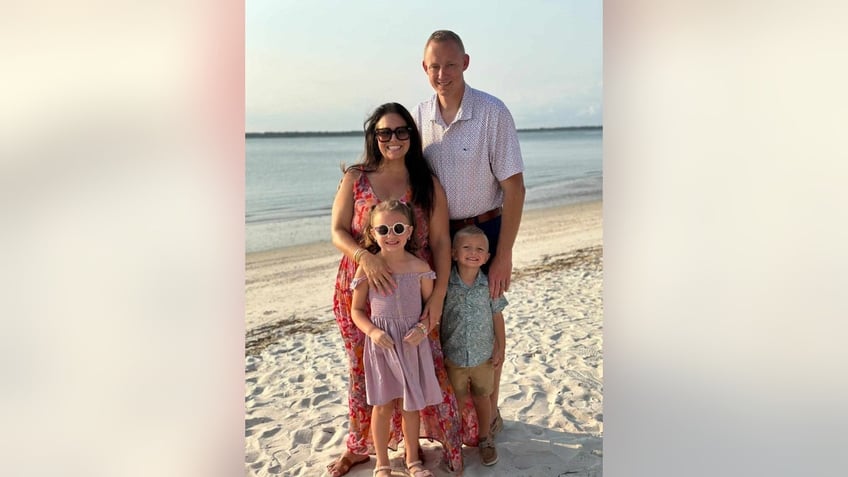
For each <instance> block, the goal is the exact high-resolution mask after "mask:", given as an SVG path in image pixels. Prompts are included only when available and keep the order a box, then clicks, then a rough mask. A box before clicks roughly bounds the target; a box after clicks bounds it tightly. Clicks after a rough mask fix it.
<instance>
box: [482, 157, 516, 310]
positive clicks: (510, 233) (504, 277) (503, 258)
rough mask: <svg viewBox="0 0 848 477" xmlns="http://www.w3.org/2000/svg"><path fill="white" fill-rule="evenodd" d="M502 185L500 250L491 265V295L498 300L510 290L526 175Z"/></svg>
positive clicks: (514, 176)
mask: <svg viewBox="0 0 848 477" xmlns="http://www.w3.org/2000/svg"><path fill="white" fill-rule="evenodd" d="M500 184H501V188H502V189H503V192H504V204H503V213H502V217H501V231H500V235H498V249H497V250H496V253H495V258H493V259H492V263H491V264H490V265H489V293H490V294H491V296H492V298H497V297H499V296H501V295H503V293H504V292H505V291H508V290H509V284H510V280H511V278H512V246H513V245H514V244H515V238H516V237H517V236H518V227H519V226H520V225H521V213H522V211H523V210H524V174H522V173H520V172H519V173H518V174H514V175H512V176H510V177H508V178H507V179H505V180H503V181H501V182H500Z"/></svg>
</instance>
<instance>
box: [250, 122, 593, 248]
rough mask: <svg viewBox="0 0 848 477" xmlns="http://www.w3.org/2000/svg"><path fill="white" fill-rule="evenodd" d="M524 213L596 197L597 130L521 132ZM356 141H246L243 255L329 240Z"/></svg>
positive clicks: (356, 155)
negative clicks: (343, 170) (344, 168)
mask: <svg viewBox="0 0 848 477" xmlns="http://www.w3.org/2000/svg"><path fill="white" fill-rule="evenodd" d="M518 139H519V142H520V144H521V154H522V156H523V158H524V166H525V171H524V184H525V187H526V189H527V195H526V200H525V206H524V208H525V210H529V209H535V208H542V207H550V206H556V205H564V204H571V203H576V202H583V201H590V200H597V199H600V198H601V184H602V175H601V171H602V169H601V158H602V147H601V144H602V131H601V130H599V129H592V130H569V131H533V132H520V133H519V134H518ZM362 149H363V139H362V137H360V136H356V137H354V136H341V137H292V138H247V140H246V166H245V167H246V169H245V182H246V183H245V200H246V204H245V208H246V211H245V225H246V234H245V235H246V242H247V243H246V251H247V252H259V251H264V250H271V249H274V248H279V247H286V246H290V245H300V244H305V243H311V242H322V241H329V240H330V209H331V207H332V205H333V196H334V195H335V193H336V188H337V186H338V184H339V180H341V177H342V173H341V168H340V164H341V163H346V164H348V165H350V164H354V163H356V162H358V161H359V159H360V156H361V154H362Z"/></svg>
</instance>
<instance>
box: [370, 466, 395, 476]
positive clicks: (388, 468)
mask: <svg viewBox="0 0 848 477" xmlns="http://www.w3.org/2000/svg"><path fill="white" fill-rule="evenodd" d="M387 470H388V471H389V475H392V466H390V465H381V466H379V467H375V468H374V477H377V474H378V473H380V472H385V471H387Z"/></svg>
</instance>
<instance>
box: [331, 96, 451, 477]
mask: <svg viewBox="0 0 848 477" xmlns="http://www.w3.org/2000/svg"><path fill="white" fill-rule="evenodd" d="M390 199H397V200H400V201H403V202H406V203H408V204H410V205H412V208H413V211H414V212H415V222H416V223H415V228H414V229H413V232H414V234H415V238H416V240H417V242H418V245H419V248H418V251H417V253H416V255H417V256H418V257H419V258H421V259H422V260H424V261H427V262H428V263H429V264H430V266H431V267H432V268H433V270H435V272H436V281H435V284H434V287H433V293H432V294H431V295H430V298H429V299H428V300H427V302H426V303H425V304H424V310H423V312H422V319H421V321H422V323H424V325H425V326H426V327H427V329H428V332H429V334H430V336H429V338H430V340H429V341H430V346H431V348H432V351H433V359H434V362H435V365H436V375H437V378H438V380H439V384H440V386H441V389H442V396H443V399H442V403H441V404H438V405H435V406H428V407H427V408H425V409H424V410H423V411H421V428H422V431H421V437H428V438H432V439H435V440H438V441H440V442H441V443H442V444H443V447H444V451H445V460H446V461H447V463H448V465H449V466H450V467H451V468H452V469H453V470H457V471H458V470H460V469H461V468H462V453H461V451H462V449H461V447H462V442H461V440H460V439H461V435H460V433H461V426H460V417H459V414H458V412H457V405H456V398H455V397H454V394H453V390H452V388H451V387H450V382H449V380H448V378H447V374H446V373H445V369H444V358H443V355H442V349H441V345H440V344H439V338H438V324H439V323H438V321H439V319H440V318H441V315H442V307H443V305H444V298H445V292H446V290H447V281H448V277H449V275H450V237H449V232H448V213H447V210H448V209H447V198H446V196H445V191H444V189H442V186H441V184H440V183H439V181H438V179H436V176H435V175H434V174H433V172H432V170H431V169H430V167H429V165H428V164H427V162H426V161H425V160H424V155H423V153H422V150H421V136H420V134H419V132H418V129H417V128H416V127H415V123H414V122H413V119H412V116H411V115H410V114H409V112H408V111H407V110H406V108H404V107H403V106H401V105H400V104H398V103H386V104H384V105H382V106H380V107H378V108H377V109H376V110H375V111H374V112H373V113H372V114H371V116H370V117H369V118H368V119H367V120H366V121H365V154H364V157H363V160H362V162H361V163H359V164H356V165H354V166H351V167H349V168H347V170H346V171H345V174H344V177H343V178H342V181H341V184H340V185H339V190H338V192H337V193H336V198H335V200H334V201H333V215H332V225H331V227H332V237H333V244H334V245H335V246H336V247H337V248H338V249H339V250H340V251H341V252H342V254H343V256H342V260H341V263H340V264H339V272H338V275H337V278H336V289H335V297H334V300H333V312H334V314H335V315H336V322H337V323H338V325H339V331H341V334H342V339H343V341H344V343H345V351H346V352H347V355H348V361H349V365H350V379H349V395H348V405H349V408H350V410H349V417H350V426H349V434H348V438H347V440H346V445H347V450H346V451H345V452H344V454H342V456H341V457H340V458H339V459H338V460H337V461H335V462H333V463H332V464H330V465H329V466H328V470H329V473H330V475H332V476H334V477H338V476H340V475H344V474H346V473H347V472H348V470H349V469H350V467H352V466H354V465H357V464H360V463H363V462H368V460H369V454H372V453H374V446H373V442H372V441H371V436H370V432H369V426H370V422H371V407H370V406H368V404H367V403H366V400H365V373H364V368H363V364H362V351H363V346H364V343H365V336H364V335H363V334H362V332H361V331H360V330H359V329H358V328H357V327H356V325H354V324H353V321H352V319H351V316H350V308H351V296H352V293H351V290H350V283H351V281H352V280H353V276H354V274H355V273H356V269H357V266H358V267H362V269H363V271H364V272H365V276H366V277H367V279H368V284H369V286H370V287H373V288H375V289H376V290H377V292H378V293H382V294H388V293H391V291H392V290H393V287H394V286H396V284H395V283H394V281H393V280H392V277H391V269H390V268H389V267H388V266H386V263H385V262H384V261H383V259H382V258H380V257H379V256H378V255H375V254H372V253H370V252H368V251H367V250H365V249H364V248H362V245H361V243H360V238H361V236H362V232H363V230H364V228H365V225H366V223H367V221H368V217H369V213H370V211H371V208H372V207H373V206H374V205H376V204H377V203H379V202H382V201H385V200H390ZM400 417H401V416H400V412H398V411H395V413H394V415H393V417H392V419H391V436H390V443H389V445H390V447H392V448H393V449H396V448H397V443H398V442H399V441H400V440H402V438H401V419H400ZM408 457H414V456H408ZM407 460H408V461H414V460H417V459H415V458H412V459H409V458H408V459H407Z"/></svg>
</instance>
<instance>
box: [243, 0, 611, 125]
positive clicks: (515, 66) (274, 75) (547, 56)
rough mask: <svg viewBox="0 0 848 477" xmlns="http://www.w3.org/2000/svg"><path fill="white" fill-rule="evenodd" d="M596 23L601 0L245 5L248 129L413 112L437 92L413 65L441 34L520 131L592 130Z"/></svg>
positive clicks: (264, 0) (598, 96)
mask: <svg viewBox="0 0 848 477" xmlns="http://www.w3.org/2000/svg"><path fill="white" fill-rule="evenodd" d="M602 17H603V16H602V1H601V0H559V1H554V0H548V1H545V0H522V1H518V0H514V1H492V0H488V1H478V0H473V1H463V0H452V1H444V0H434V1H427V2H423V1H418V2H404V1H400V0H394V1H383V0H368V1H355V2H354V1H343V0H336V1H330V0H314V1H309V2H305V1H292V0H247V1H246V3H245V115H246V119H245V123H246V124H245V130H246V131H247V132H264V131H351V130H361V129H362V123H363V121H364V120H365V118H366V117H367V116H368V114H370V113H371V111H373V110H374V109H375V108H376V107H377V106H379V105H380V104H382V103H385V102H389V101H396V102H399V103H401V104H403V105H404V106H406V107H407V108H408V109H412V108H413V107H414V106H415V105H416V104H418V103H419V102H421V101H423V100H425V99H427V98H429V97H430V96H432V95H433V90H432V89H431V88H430V85H429V83H428V81H427V77H426V75H425V73H424V70H423V68H422V66H421V60H422V56H423V52H424V44H425V43H426V41H427V38H428V37H429V36H430V34H431V33H432V32H433V31H435V30H440V29H447V30H453V31H454V32H456V33H457V34H459V36H460V37H461V38H462V41H463V43H464V44H465V51H466V53H467V54H468V55H469V56H470V58H471V59H470V64H469V67H468V69H467V70H466V71H465V81H466V83H468V84H469V85H470V86H472V87H474V88H476V89H480V90H483V91H486V92H487V93H490V94H493V95H494V96H497V97H498V98H500V99H501V100H502V101H503V102H504V103H505V104H506V105H507V107H508V108H509V109H510V111H511V112H512V115H513V118H514V119H515V124H516V127H518V128H519V129H523V128H537V127H559V126H587V125H591V126H595V125H600V124H601V123H602V97H603V96H602V90H603V84H602V83H603V77H602V73H603V70H602V67H603V55H602V52H603V48H602V39H603V34H602V26H603V19H602Z"/></svg>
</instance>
